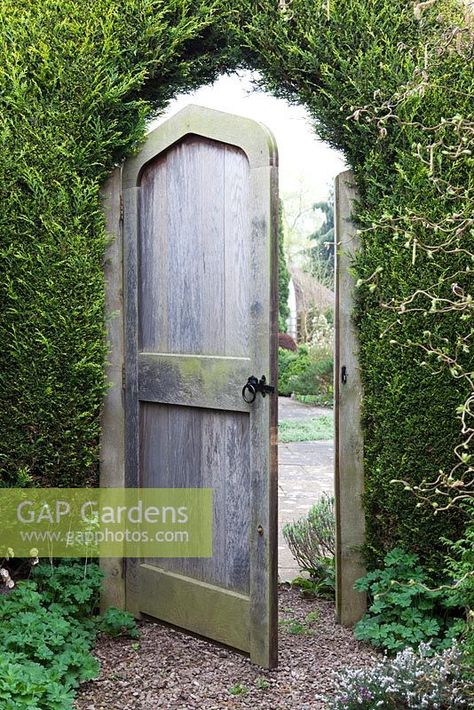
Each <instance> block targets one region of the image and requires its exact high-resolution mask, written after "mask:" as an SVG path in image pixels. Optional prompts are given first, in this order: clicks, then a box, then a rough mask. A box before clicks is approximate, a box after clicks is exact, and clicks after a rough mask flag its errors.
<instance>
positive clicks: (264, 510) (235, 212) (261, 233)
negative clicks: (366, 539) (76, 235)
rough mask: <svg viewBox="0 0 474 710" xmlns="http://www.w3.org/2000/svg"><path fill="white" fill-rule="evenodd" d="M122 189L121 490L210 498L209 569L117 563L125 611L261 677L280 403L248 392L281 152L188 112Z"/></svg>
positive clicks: (267, 364)
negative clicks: (187, 492)
mask: <svg viewBox="0 0 474 710" xmlns="http://www.w3.org/2000/svg"><path fill="white" fill-rule="evenodd" d="M115 180H116V182H117V185H118V183H119V182H120V192H121V195H122V197H121V199H122V216H123V229H122V238H123V274H124V299H123V310H124V341H123V349H124V402H125V404H124V408H125V416H124V432H123V433H124V440H125V447H124V458H125V466H124V468H125V482H126V486H127V487H157V488H162V487H163V488H199V487H204V488H212V489H213V496H214V534H213V557H212V558H207V559H198V558H192V559H146V560H143V559H142V560H126V561H125V566H126V572H125V575H126V584H125V604H126V607H127V608H128V609H129V610H131V611H132V612H134V613H146V614H149V615H151V616H153V617H156V618H158V619H161V620H164V621H166V622H169V623H172V624H175V625H177V626H179V627H181V628H184V629H187V630H190V631H192V632H195V633H198V634H200V635H202V636H205V637H208V638H210V639H214V640H217V641H220V642H223V643H225V644H228V645H230V646H233V647H235V648H238V649H241V650H243V651H246V652H248V653H250V656H251V658H252V660H253V661H254V662H255V663H257V664H259V665H262V666H268V667H270V666H273V665H275V664H276V661H277V616H276V614H277V606H276V592H277V500H276V496H277V449H276V417H277V403H276V396H272V395H269V396H265V397H263V396H262V395H261V394H260V393H257V396H256V397H255V400H254V401H253V402H252V403H248V402H246V401H244V398H243V395H242V389H243V387H244V386H245V385H246V383H247V381H248V378H249V377H250V376H255V377H256V378H257V380H260V378H261V377H262V376H265V377H266V381H267V384H270V383H272V384H276V382H275V377H276V352H277V349H276V323H277V320H276V318H277V263H278V262H277V256H278V254H277V225H278V217H277V215H278V192H277V151H276V146H275V142H274V139H273V137H272V136H271V134H270V133H269V131H268V130H267V129H266V128H265V127H264V126H262V125H260V124H258V123H255V122H254V121H250V120H248V119H245V118H240V117H236V116H232V115H230V114H225V113H221V112H218V111H212V110H209V109H205V108H201V107H198V106H188V107H187V108H185V109H184V110H183V111H181V112H180V113H178V114H177V115H176V116H174V117H173V118H171V119H170V120H168V121H167V122H166V123H164V124H163V125H161V126H160V127H159V128H157V129H156V130H155V131H153V132H152V133H150V134H149V135H148V137H147V139H146V142H145V144H144V146H143V148H142V149H141V151H140V152H139V153H138V155H137V156H136V157H133V158H131V159H130V160H128V161H127V162H126V163H125V165H124V167H123V170H122V173H121V177H117V176H116V178H115ZM117 185H116V186H117ZM112 189H113V188H112ZM114 194H115V193H114ZM112 199H113V197H112ZM109 226H111V227H112V228H113V227H114V225H109ZM116 296H117V299H120V295H119V294H116ZM109 300H110V291H109ZM109 305H111V304H110V303H109ZM112 308H113V304H112ZM245 395H246V398H247V399H251V390H249V389H247V391H246V393H245ZM111 426H117V425H116V423H111ZM109 435H110V432H109ZM121 435H122V433H121V432H119V431H118V432H117V436H121ZM110 484H112V485H117V479H116V480H115V481H109V482H107V481H105V482H104V480H103V481H102V485H103V486H104V485H110ZM119 601H120V600H119Z"/></svg>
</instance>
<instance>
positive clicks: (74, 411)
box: [0, 0, 224, 486]
mask: <svg viewBox="0 0 474 710" xmlns="http://www.w3.org/2000/svg"><path fill="white" fill-rule="evenodd" d="M214 11H215V5H214V4H213V3H212V1H211V2H210V3H209V4H207V5H204V4H202V5H200V4H198V5H197V7H196V6H195V5H193V4H192V3H187V2H181V1H180V0H171V2H169V1H166V2H160V1H148V0H126V1H125V2H122V1H120V2H117V1H116V0H97V2H82V0H81V1H79V2H78V1H77V0H66V1H64V0H33V2H32V1H31V0H20V1H19V2H17V1H16V0H15V1H14V0H5V1H4V2H2V3H1V5H0V26H1V31H0V67H1V70H0V115H1V119H0V133H1V138H2V139H1V148H0V190H1V202H2V210H1V213H0V269H1V273H2V280H1V285H0V303H1V306H0V308H1V313H2V317H1V319H0V339H1V341H2V348H1V352H0V412H1V415H0V416H1V430H2V437H1V443H0V447H1V448H0V465H1V467H2V469H3V475H2V479H3V482H4V483H9V484H15V483H17V482H18V473H19V472H21V473H22V474H24V473H25V472H26V473H27V474H28V475H29V476H30V477H31V478H32V479H33V480H34V481H35V480H38V481H40V482H41V483H43V484H44V483H48V484H50V485H72V486H75V485H79V486H80V485H84V484H85V483H86V482H88V481H89V482H91V481H94V480H96V471H97V447H98V432H99V414H100V408H101V402H102V398H103V395H104V392H105V386H106V385H105V381H104V361H105V356H106V349H105V343H104V294H103V275H102V261H103V253H104V245H105V241H106V236H105V232H104V226H103V218H102V214H101V209H100V203H99V189H100V186H101V185H102V183H103V182H104V179H105V178H106V176H107V174H108V173H109V172H110V170H111V169H112V167H113V166H114V165H115V164H116V163H117V162H120V161H121V160H122V158H123V157H124V156H125V155H126V154H127V153H130V151H131V150H132V149H133V148H134V146H136V145H137V144H138V143H139V142H140V141H141V140H142V138H143V135H144V132H145V119H146V118H147V117H149V116H150V115H151V113H152V112H153V111H157V110H159V109H161V108H163V107H164V106H165V104H166V102H167V101H168V99H169V98H171V97H172V96H173V95H174V93H175V92H176V91H178V90H179V89H181V88H189V87H191V86H194V85H199V84H201V83H205V82H207V81H210V80H212V78H213V77H214V76H215V75H216V72H217V71H218V69H219V66H220V65H219V59H218V57H217V56H216V52H215V47H217V46H222V45H223V44H224V43H223V42H222V40H220V39H219V38H218V37H217V36H216V34H215V32H214V30H213V29H211V25H212V24H213V22H214V19H215V18H214ZM220 13H221V17H222V16H223V14H222V13H223V11H222V8H220Z"/></svg>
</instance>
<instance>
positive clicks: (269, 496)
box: [250, 167, 278, 666]
mask: <svg viewBox="0 0 474 710" xmlns="http://www.w3.org/2000/svg"><path fill="white" fill-rule="evenodd" d="M250 191H251V194H252V196H253V201H252V206H251V211H250V218H251V239H252V245H253V248H254V255H253V259H252V262H251V275H252V278H251V284H252V292H251V296H252V297H251V302H250V327H251V330H252V334H253V337H252V359H253V362H254V366H255V368H256V370H257V374H258V376H260V375H261V374H265V375H266V374H267V372H268V370H269V369H270V370H273V372H272V371H270V372H269V378H268V379H269V381H270V380H273V382H274V383H275V384H276V374H277V373H276V368H275V362H276V361H275V358H274V353H272V352H271V344H272V342H275V332H276V328H277V323H276V320H275V315H276V312H275V308H274V301H275V298H276V292H275V289H276V288H277V282H276V273H277V263H278V252H277V249H278V245H277V232H275V225H276V223H277V222H276V219H277V217H276V214H277V210H278V200H277V194H278V193H277V174H276V170H275V169H274V168H271V167H268V168H263V167H262V168H257V169H254V170H252V171H251V182H250ZM276 406H277V403H276V398H274V397H266V398H265V399H264V398H261V397H260V398H258V400H257V401H256V402H255V404H254V408H253V410H252V418H251V427H250V452H251V459H250V481H251V484H250V485H251V518H250V570H251V572H250V598H251V606H250V628H251V629H252V634H251V652H250V653H251V658H252V659H254V660H255V662H256V663H258V664H259V665H262V666H274V665H276V663H277V657H278V646H277V632H278V629H277V584H276V581H277V574H278V570H277V552H276V550H277V535H278V529H277V468H276V466H277V452H276V437H275V432H274V431H272V424H274V422H275V417H276V413H275V412H274V410H273V408H274V407H276ZM262 432H265V435H264V436H262ZM272 434H273V435H272ZM262 471H264V472H266V475H262ZM260 530H261V531H262V532H261V533H260V532H259V531H260Z"/></svg>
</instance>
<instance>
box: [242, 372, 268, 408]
mask: <svg viewBox="0 0 474 710" xmlns="http://www.w3.org/2000/svg"><path fill="white" fill-rule="evenodd" d="M257 392H260V393H261V395H262V397H265V395H266V394H273V393H274V392H275V388H274V387H273V385H267V378H266V377H265V375H262V376H261V378H260V379H257V378H256V377H255V375H251V376H250V377H249V378H248V380H247V384H245V385H244V386H243V388H242V397H243V398H244V400H245V401H246V402H247V403H248V404H252V402H255V397H256V396H257Z"/></svg>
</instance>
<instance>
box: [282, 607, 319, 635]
mask: <svg viewBox="0 0 474 710" xmlns="http://www.w3.org/2000/svg"><path fill="white" fill-rule="evenodd" d="M318 619H319V611H318V610H316V611H310V612H309V614H306V616H305V618H304V619H303V621H300V620H299V619H293V618H290V619H281V620H280V624H281V626H283V627H284V628H286V630H287V631H288V633H289V634H292V635H293V636H300V635H303V634H311V633H312V628H311V625H312V624H314V623H315V622H316V621H317V620H318Z"/></svg>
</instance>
